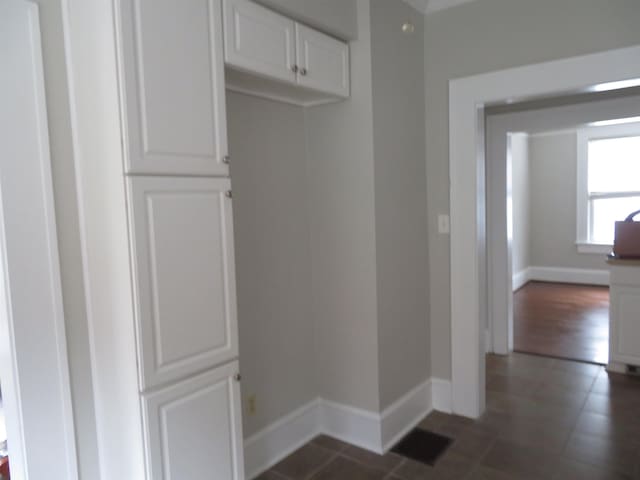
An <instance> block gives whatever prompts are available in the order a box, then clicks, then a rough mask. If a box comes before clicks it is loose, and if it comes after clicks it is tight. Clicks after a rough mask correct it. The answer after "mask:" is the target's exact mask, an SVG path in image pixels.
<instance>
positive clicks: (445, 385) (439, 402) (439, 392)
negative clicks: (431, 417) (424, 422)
mask: <svg viewBox="0 0 640 480" xmlns="http://www.w3.org/2000/svg"><path fill="white" fill-rule="evenodd" d="M431 391H432V392H433V409H434V410H438V411H439V412H444V413H451V412H452V411H453V399H452V394H451V380H443V379H442V378H432V379H431Z"/></svg>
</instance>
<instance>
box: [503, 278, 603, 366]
mask: <svg viewBox="0 0 640 480" xmlns="http://www.w3.org/2000/svg"><path fill="white" fill-rule="evenodd" d="M513 324H514V349H515V350H516V351H518V352H526V353H535V354H538V355H546V356H551V357H558V358H567V359H572V360H580V361H585V362H591V363H599V364H606V363H607V361H608V357H609V288H608V287H596V286H585V285H569V284H558V283H544V282H530V283H528V284H527V285H525V286H524V287H522V288H521V289H520V290H518V291H517V292H515V293H514V299H513Z"/></svg>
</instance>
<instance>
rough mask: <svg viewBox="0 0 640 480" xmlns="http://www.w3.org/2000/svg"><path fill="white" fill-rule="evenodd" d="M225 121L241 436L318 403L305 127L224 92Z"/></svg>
mask: <svg viewBox="0 0 640 480" xmlns="http://www.w3.org/2000/svg"><path fill="white" fill-rule="evenodd" d="M227 117H228V132H229V152H230V155H231V159H232V160H231V177H232V185H233V209H234V211H233V213H234V229H235V232H234V233H235V250H236V277H237V296H238V324H239V334H240V342H239V344H240V360H241V369H242V377H243V380H242V398H243V406H244V407H245V408H244V409H243V414H244V434H245V436H250V435H252V434H253V433H255V432H257V431H258V430H260V429H261V428H264V427H265V426H267V425H268V424H270V423H272V422H274V421H275V420H277V419H278V418H280V417H282V416H284V415H286V414H287V413H289V412H291V411H293V410H295V409H297V408H299V407H300V406H302V405H304V404H306V403H308V402H309V401H311V400H313V399H315V398H316V397H317V388H316V383H315V358H314V357H315V355H314V340H313V316H312V310H311V308H312V306H311V258H310V245H309V233H310V231H309V216H308V198H307V164H306V145H305V124H304V111H303V109H302V108H300V107H294V106H291V105H287V104H284V103H276V102H271V101H268V100H263V99H259V98H256V97H249V96H245V95H240V94H235V93H231V92H227ZM250 395H255V397H256V407H257V410H256V413H255V414H254V415H251V414H250V413H249V411H248V409H247V408H246V407H247V397H248V396H250Z"/></svg>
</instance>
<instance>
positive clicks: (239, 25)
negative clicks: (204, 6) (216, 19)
mask: <svg viewBox="0 0 640 480" xmlns="http://www.w3.org/2000/svg"><path fill="white" fill-rule="evenodd" d="M224 26H225V28H224V31H225V34H224V40H225V41H224V53H225V62H226V63H227V65H230V66H232V67H235V68H238V69H240V70H246V71H250V72H252V73H254V74H258V75H263V76H266V77H270V78H276V79H279V80H284V81H287V82H290V83H295V81H296V74H295V72H294V65H295V27H294V22H293V21H292V20H289V19H288V18H286V17H283V16H282V15H278V14H277V13H274V12H272V11H271V10H268V9H266V8H264V7H261V6H260V5H257V4H255V3H253V2H250V1H247V0H224Z"/></svg>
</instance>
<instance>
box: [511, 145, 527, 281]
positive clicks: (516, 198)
mask: <svg viewBox="0 0 640 480" xmlns="http://www.w3.org/2000/svg"><path fill="white" fill-rule="evenodd" d="M509 143H510V147H511V198H512V201H513V210H512V222H513V223H512V225H513V237H512V241H511V259H512V260H511V262H512V263H511V265H512V271H513V274H514V275H515V274H517V273H519V272H521V271H523V270H524V269H526V268H527V267H529V266H531V245H530V240H529V239H530V235H531V230H532V228H531V211H530V188H529V180H530V159H529V136H528V135H527V134H526V133H516V134H513V135H511V136H510V142H509Z"/></svg>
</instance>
